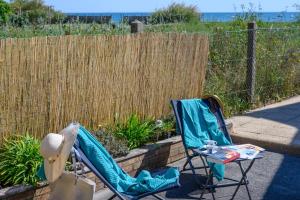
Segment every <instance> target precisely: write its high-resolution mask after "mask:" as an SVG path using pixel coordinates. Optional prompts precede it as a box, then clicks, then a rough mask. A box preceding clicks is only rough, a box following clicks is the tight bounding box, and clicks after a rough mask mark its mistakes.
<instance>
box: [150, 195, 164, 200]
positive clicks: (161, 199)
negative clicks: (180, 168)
mask: <svg viewBox="0 0 300 200" xmlns="http://www.w3.org/2000/svg"><path fill="white" fill-rule="evenodd" d="M152 196H154V197H155V198H157V199H159V200H165V199H164V198H163V197H161V196H159V195H157V194H153V195H152Z"/></svg>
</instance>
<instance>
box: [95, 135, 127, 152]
mask: <svg viewBox="0 0 300 200" xmlns="http://www.w3.org/2000/svg"><path fill="white" fill-rule="evenodd" d="M94 135H95V136H96V138H97V139H98V140H99V141H100V142H101V143H102V144H103V145H104V147H105V148H106V149H107V151H108V152H109V153H110V154H111V155H112V156H113V157H120V156H125V155H127V154H128V153H129V149H128V146H127V141H126V140H125V139H122V138H117V137H116V136H115V135H113V134H112V133H111V132H110V131H108V130H98V131H96V132H94Z"/></svg>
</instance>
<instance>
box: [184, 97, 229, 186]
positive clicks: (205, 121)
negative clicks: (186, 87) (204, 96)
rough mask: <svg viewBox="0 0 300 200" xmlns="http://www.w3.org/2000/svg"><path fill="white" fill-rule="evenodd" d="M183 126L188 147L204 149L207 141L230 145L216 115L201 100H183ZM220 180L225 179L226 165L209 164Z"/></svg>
mask: <svg viewBox="0 0 300 200" xmlns="http://www.w3.org/2000/svg"><path fill="white" fill-rule="evenodd" d="M181 111H182V126H183V132H184V139H185V144H186V147H187V148H189V149H195V148H202V147H203V146H204V141H205V140H215V141H216V142H217V145H218V146H219V145H229V144H230V142H229V141H228V140H227V139H226V137H225V135H224V133H223V132H222V131H221V130H220V129H219V127H218V121H217V118H216V117H215V115H214V114H213V113H212V112H211V111H210V109H209V107H208V106H207V104H206V103H205V102H204V101H203V100H201V99H187V100H181ZM208 164H209V166H210V167H212V170H213V174H214V176H215V177H216V178H217V179H218V180H222V179H223V178H224V172H225V165H223V164H214V165H212V164H211V163H208Z"/></svg>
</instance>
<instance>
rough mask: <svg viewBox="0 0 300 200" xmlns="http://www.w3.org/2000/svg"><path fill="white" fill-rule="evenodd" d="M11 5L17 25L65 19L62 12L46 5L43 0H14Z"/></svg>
mask: <svg viewBox="0 0 300 200" xmlns="http://www.w3.org/2000/svg"><path fill="white" fill-rule="evenodd" d="M11 7H12V10H13V12H14V16H13V17H12V22H13V23H15V24H17V25H22V23H23V22H24V23H30V24H44V23H56V22H57V21H59V20H61V19H63V14H62V13H60V12H58V11H55V10H54V9H53V8H52V7H51V6H48V5H45V3H44V1H42V0H13V1H11ZM20 22H21V23H20Z"/></svg>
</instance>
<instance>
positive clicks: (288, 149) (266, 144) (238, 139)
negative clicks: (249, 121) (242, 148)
mask: <svg viewBox="0 0 300 200" xmlns="http://www.w3.org/2000/svg"><path fill="white" fill-rule="evenodd" d="M231 138H232V140H233V142H234V143H236V144H245V143H251V144H254V145H257V146H260V147H263V148H265V149H266V150H270V151H274V152H277V153H283V154H291V155H296V156H300V145H293V144H284V143H279V142H274V141H269V140H267V139H265V140H259V139H255V138H250V137H247V136H245V135H239V134H238V133H236V134H231Z"/></svg>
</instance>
